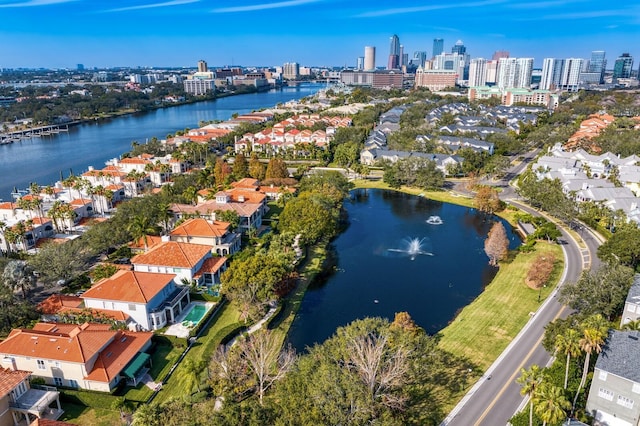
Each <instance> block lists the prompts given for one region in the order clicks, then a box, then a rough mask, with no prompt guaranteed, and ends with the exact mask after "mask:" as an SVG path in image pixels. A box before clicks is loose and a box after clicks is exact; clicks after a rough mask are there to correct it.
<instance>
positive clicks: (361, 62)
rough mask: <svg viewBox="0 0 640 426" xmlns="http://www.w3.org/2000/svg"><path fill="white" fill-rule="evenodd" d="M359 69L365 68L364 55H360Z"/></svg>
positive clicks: (357, 67)
mask: <svg viewBox="0 0 640 426" xmlns="http://www.w3.org/2000/svg"><path fill="white" fill-rule="evenodd" d="M356 69H357V70H358V71H362V70H363V69H364V56H358V65H357V66H356Z"/></svg>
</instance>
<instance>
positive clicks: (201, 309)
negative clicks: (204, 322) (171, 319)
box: [183, 305, 209, 325]
mask: <svg viewBox="0 0 640 426" xmlns="http://www.w3.org/2000/svg"><path fill="white" fill-rule="evenodd" d="M208 310H209V308H208V307H207V306H206V305H193V308H191V310H190V311H189V313H187V316H186V317H184V320H183V321H191V322H192V323H193V325H197V324H198V323H199V322H200V320H201V319H202V317H203V316H204V314H206V313H207V311H208Z"/></svg>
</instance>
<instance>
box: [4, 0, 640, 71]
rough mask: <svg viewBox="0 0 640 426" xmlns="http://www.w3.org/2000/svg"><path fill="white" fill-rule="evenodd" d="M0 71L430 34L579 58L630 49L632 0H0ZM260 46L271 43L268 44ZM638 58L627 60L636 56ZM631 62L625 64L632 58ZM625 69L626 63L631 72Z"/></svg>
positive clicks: (268, 54)
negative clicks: (227, 0) (617, 0)
mask: <svg viewBox="0 0 640 426" xmlns="http://www.w3.org/2000/svg"><path fill="white" fill-rule="evenodd" d="M0 13H1V14H2V18H3V25H2V28H0V68H75V67H76V64H84V65H85V66H86V67H88V68H93V67H98V68H107V67H118V66H142V67H163V66H167V67H169V66H171V67H174V66H189V67H193V66H195V64H196V63H197V61H198V60H200V59H204V60H206V61H207V62H208V63H209V64H210V66H223V65H229V66H231V65H242V66H275V65H280V66H281V65H282V64H284V63H287V62H297V63H299V64H301V65H305V66H348V67H355V66H356V61H357V58H358V57H359V56H362V55H363V52H364V47H365V46H376V47H377V49H378V51H379V52H381V53H383V54H382V55H378V56H377V57H376V64H375V65H376V66H378V67H384V66H385V65H387V60H388V57H387V52H388V50H387V49H388V48H387V46H389V39H390V37H391V36H393V35H394V34H397V35H398V37H399V39H400V43H401V44H402V45H403V46H404V52H405V53H409V56H411V55H412V54H413V52H414V51H427V53H428V57H431V56H432V49H433V40H434V38H441V39H444V49H443V50H444V51H445V52H449V51H451V48H452V47H453V46H454V45H455V43H456V42H457V41H458V40H462V41H463V42H464V45H465V46H466V49H467V53H468V54H469V55H470V56H471V57H472V58H487V59H489V58H491V56H492V55H493V52H494V51H498V50H507V51H509V52H510V54H511V56H512V57H532V58H535V62H534V66H535V67H537V68H540V67H542V63H543V60H544V58H547V57H553V58H576V57H578V58H585V59H589V57H590V55H591V52H592V51H594V50H604V51H606V52H607V59H608V63H607V68H609V69H611V68H612V66H613V62H614V61H615V58H617V57H618V56H620V55H621V54H622V53H629V54H630V55H631V56H633V57H634V58H636V61H637V59H638V57H640V51H638V49H639V48H638V47H637V43H635V40H637V39H638V37H639V36H640V18H639V16H640V5H624V6H611V7H609V8H607V9H603V7H602V3H600V2H595V1H591V0H548V1H540V2H533V1H531V0H518V1H509V0H477V1H473V0H470V1H446V0H436V1H434V2H430V3H428V4H427V3H424V4H421V5H420V4H419V5H416V4H415V3H412V4H411V5H409V2H407V1H403V2H396V3H394V5H393V7H391V6H389V5H385V4H371V2H365V1H363V0H353V1H352V2H349V3H343V2H339V1H337V0H284V1H265V0H238V1H236V2H234V3H233V6H229V7H226V6H223V5H221V4H220V3H212V2H209V1H206V0H167V1H163V0H124V1H122V2H118V4H117V7H114V5H113V4H109V3H105V2H95V1H88V0H0ZM270 46H271V47H270ZM637 63H638V62H636V64H637ZM634 67H635V68H637V66H636V65H634ZM634 71H635V70H634Z"/></svg>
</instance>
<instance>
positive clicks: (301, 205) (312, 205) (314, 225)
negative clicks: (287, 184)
mask: <svg viewBox="0 0 640 426" xmlns="http://www.w3.org/2000/svg"><path fill="white" fill-rule="evenodd" d="M338 217H339V210H338V209H337V208H336V207H334V203H333V202H332V200H331V199H330V198H328V197H326V196H323V195H321V194H317V193H312V192H303V193H300V195H298V197H296V198H294V199H292V200H289V202H287V204H286V205H285V206H284V209H283V210H282V212H281V213H280V217H279V223H278V229H279V230H280V231H281V232H289V233H292V234H295V235H297V234H300V235H301V241H302V242H303V243H304V244H305V245H306V244H311V243H314V242H316V241H318V239H320V238H321V237H323V236H332V235H335V234H336V233H337V231H338Z"/></svg>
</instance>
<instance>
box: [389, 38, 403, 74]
mask: <svg viewBox="0 0 640 426" xmlns="http://www.w3.org/2000/svg"><path fill="white" fill-rule="evenodd" d="M398 68H400V38H398V36H397V35H395V34H394V35H392V36H391V37H390V39H389V61H388V62H387V69H388V70H393V69H398Z"/></svg>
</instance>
